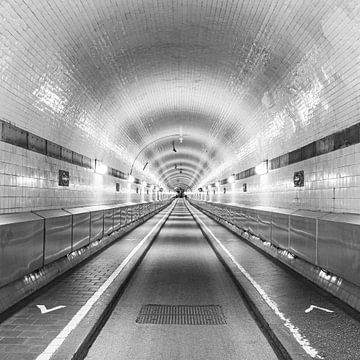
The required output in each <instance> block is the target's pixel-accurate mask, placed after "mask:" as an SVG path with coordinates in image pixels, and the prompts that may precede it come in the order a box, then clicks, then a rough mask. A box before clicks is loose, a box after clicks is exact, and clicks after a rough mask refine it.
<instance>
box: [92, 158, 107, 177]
mask: <svg viewBox="0 0 360 360" xmlns="http://www.w3.org/2000/svg"><path fill="white" fill-rule="evenodd" d="M94 170H95V172H96V173H97V174H101V175H105V174H107V172H108V167H107V166H106V165H105V164H103V163H102V162H101V161H99V160H97V159H95V169H94Z"/></svg>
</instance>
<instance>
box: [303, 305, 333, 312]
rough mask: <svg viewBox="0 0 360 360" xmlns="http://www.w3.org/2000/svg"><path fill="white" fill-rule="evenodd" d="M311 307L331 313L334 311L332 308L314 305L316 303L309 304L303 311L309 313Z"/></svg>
mask: <svg viewBox="0 0 360 360" xmlns="http://www.w3.org/2000/svg"><path fill="white" fill-rule="evenodd" d="M313 309H319V310H322V311H325V312H328V313H333V312H334V311H333V310H329V309H325V308H322V307H320V306H316V305H311V306H310V307H309V308H308V309H306V310H305V312H306V313H309V312H310V311H312V310H313Z"/></svg>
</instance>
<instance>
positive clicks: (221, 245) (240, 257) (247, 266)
mask: <svg viewBox="0 0 360 360" xmlns="http://www.w3.org/2000/svg"><path fill="white" fill-rule="evenodd" d="M188 206H189V209H190V210H191V211H192V212H193V214H194V216H195V218H196V219H197V221H198V222H199V224H200V226H201V227H202V229H203V230H204V231H205V232H206V233H208V234H210V237H209V238H210V240H211V242H212V244H213V245H214V246H215V247H216V248H217V251H219V252H220V255H221V256H222V257H223V259H224V260H225V262H226V263H227V264H229V266H230V267H233V268H234V269H235V270H234V272H235V277H236V278H237V279H238V281H239V282H240V283H241V284H242V285H243V286H244V288H245V290H246V291H247V292H248V293H250V291H252V292H253V293H255V294H256V296H257V298H258V299H255V302H256V303H255V305H256V306H257V308H258V309H260V311H261V312H263V313H264V314H265V315H266V316H267V315H268V321H270V322H271V323H270V326H271V327H272V328H273V329H274V330H275V331H277V332H278V333H280V334H282V336H283V337H284V338H287V341H288V343H290V342H293V343H294V345H296V346H292V345H291V346H290V347H291V348H293V350H292V353H291V355H292V356H294V355H295V353H296V354H298V355H299V356H300V357H302V358H304V359H305V358H306V359H311V358H313V359H326V360H359V359H360V316H359V313H357V312H356V311H355V310H352V309H350V308H349V307H348V306H346V305H345V304H343V303H342V302H341V301H340V300H338V299H336V298H335V297H334V296H332V295H331V294H329V293H326V292H325V291H323V290H321V289H320V288H319V287H317V286H315V285H314V284H313V283H311V282H310V281H308V280H306V279H304V278H303V277H302V276H300V275H298V274H296V273H295V272H293V271H289V269H288V268H287V267H286V266H285V265H279V262H277V261H274V260H273V259H271V258H269V257H268V256H266V255H264V254H263V253H262V252H261V251H259V250H257V249H255V248H254V247H253V246H251V245H249V243H248V241H246V240H243V239H241V238H240V237H239V236H237V235H235V234H234V233H232V232H231V231H230V230H228V229H227V228H225V227H224V226H222V225H220V224H219V223H217V222H216V221H214V220H213V219H211V218H209V217H208V216H207V215H205V214H204V213H202V212H201V211H199V210H198V209H196V208H195V207H193V206H191V205H190V204H189V203H188ZM230 256H231V257H230ZM253 299H254V298H253Z"/></svg>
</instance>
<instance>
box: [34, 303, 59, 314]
mask: <svg viewBox="0 0 360 360" xmlns="http://www.w3.org/2000/svg"><path fill="white" fill-rule="evenodd" d="M36 306H37V307H38V308H39V309H40V311H41V313H42V314H47V313H49V312H52V311H55V310H59V309H63V308H65V307H66V306H65V305H59V306H55V307H53V308H51V309H47V308H46V306H45V305H36Z"/></svg>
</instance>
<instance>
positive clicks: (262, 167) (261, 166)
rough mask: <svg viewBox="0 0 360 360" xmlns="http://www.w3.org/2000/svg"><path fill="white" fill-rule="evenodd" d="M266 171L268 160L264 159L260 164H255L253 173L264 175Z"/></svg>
mask: <svg viewBox="0 0 360 360" xmlns="http://www.w3.org/2000/svg"><path fill="white" fill-rule="evenodd" d="M267 172H268V161H267V160H265V161H263V162H262V163H261V164H259V165H257V166H255V173H256V174H257V175H264V174H266V173H267Z"/></svg>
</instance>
